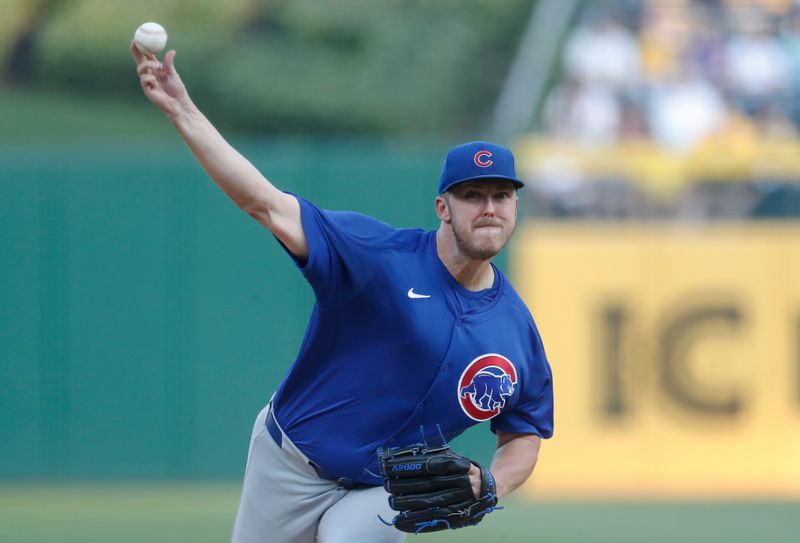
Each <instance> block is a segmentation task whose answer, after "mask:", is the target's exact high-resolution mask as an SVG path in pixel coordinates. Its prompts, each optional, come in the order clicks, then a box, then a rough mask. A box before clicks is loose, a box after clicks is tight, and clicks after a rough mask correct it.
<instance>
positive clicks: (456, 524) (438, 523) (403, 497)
mask: <svg viewBox="0 0 800 543" xmlns="http://www.w3.org/2000/svg"><path fill="white" fill-rule="evenodd" d="M378 455H379V457H380V466H381V475H382V476H383V486H384V488H385V489H386V491H387V492H389V494H391V495H390V496H389V506H390V507H391V508H392V509H394V510H395V511H399V513H398V514H397V515H396V516H395V517H394V518H393V519H392V522H391V523H389V524H393V525H394V526H395V528H397V529H398V530H401V531H403V532H408V533H412V534H414V533H416V534H420V533H426V532H438V531H439V530H445V529H448V528H449V529H456V528H463V527H465V526H473V525H475V524H477V523H479V522H480V521H481V520H483V517H484V516H485V515H486V514H487V513H491V512H492V511H494V510H495V509H501V508H499V507H496V506H497V492H496V489H495V483H494V477H492V474H491V472H490V471H489V470H488V469H486V468H484V467H482V466H481V465H480V464H478V463H477V462H473V461H472V460H470V459H469V458H467V457H465V456H461V455H460V454H457V453H455V452H453V451H452V450H451V449H450V447H449V446H447V445H444V446H442V447H438V448H435V449H428V448H427V446H426V445H424V444H417V445H412V446H410V447H406V448H391V449H382V450H379V451H378ZM473 464H474V465H475V466H476V467H477V468H478V469H480V471H481V492H480V496H478V497H477V498H476V497H475V494H474V493H473V491H472V484H471V483H470V480H469V475H468V472H469V469H470V466H471V465H473Z"/></svg>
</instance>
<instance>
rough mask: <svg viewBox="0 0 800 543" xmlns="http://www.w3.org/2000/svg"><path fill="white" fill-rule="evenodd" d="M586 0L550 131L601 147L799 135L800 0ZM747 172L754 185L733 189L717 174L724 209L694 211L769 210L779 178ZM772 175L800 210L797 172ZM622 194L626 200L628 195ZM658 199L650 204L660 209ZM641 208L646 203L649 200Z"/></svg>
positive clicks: (547, 111) (565, 58) (668, 149)
mask: <svg viewBox="0 0 800 543" xmlns="http://www.w3.org/2000/svg"><path fill="white" fill-rule="evenodd" d="M585 5H586V7H585V9H584V10H583V12H582V14H581V17H580V19H579V21H578V22H577V24H576V25H575V26H574V27H573V30H572V32H571V33H570V35H568V36H567V38H566V42H565V44H564V48H563V53H562V60H561V67H562V74H561V76H560V79H559V81H558V82H557V83H556V85H555V86H554V87H553V89H552V90H551V92H550V93H549V94H548V96H547V97H546V99H545V101H544V104H543V110H542V126H543V130H544V132H545V134H547V136H548V138H550V139H552V140H555V141H561V142H570V143H572V144H577V145H580V146H583V147H587V146H588V147H595V148H603V147H609V146H619V145H621V144H622V145H624V144H625V143H626V142H631V141H642V140H646V141H650V142H653V143H655V144H656V145H657V146H658V147H659V148H660V149H663V151H664V152H665V153H671V154H677V155H681V156H687V155H689V154H691V153H696V152H697V150H698V149H700V148H702V147H703V146H708V145H709V144H713V142H714V141H715V140H724V141H735V140H736V139H737V138H739V139H743V140H748V141H752V142H756V143H755V144H758V142H762V141H788V140H793V139H794V138H796V137H797V135H798V133H800V1H797V0H606V1H597V2H587V3H586V4H585ZM723 148H724V147H723ZM719 160H725V157H719ZM540 173H543V172H540ZM715 181H719V179H715ZM737 181H741V179H740V180H737ZM747 181H748V183H746V184H750V185H751V186H749V187H741V186H739V187H736V188H735V189H732V190H725V189H722V190H721V189H720V187H719V186H718V185H719V183H716V184H715V186H714V187H713V188H712V189H710V191H711V192H710V193H709V194H710V196H708V198H710V199H711V200H713V201H711V200H709V202H708V206H711V207H714V205H716V208H718V209H717V211H714V210H712V209H711V208H708V209H705V210H700V211H698V209H697V208H698V206H697V205H694V206H693V209H694V211H692V213H695V214H696V215H699V216H703V215H710V214H714V213H717V214H723V215H724V214H728V215H731V216H747V215H748V214H749V215H753V214H754V213H757V211H756V210H757V208H758V206H759V205H762V204H763V202H762V200H763V197H762V195H761V194H760V192H762V191H763V190H767V189H764V186H756V184H757V183H758V182H759V181H764V180H763V179H755V178H754V179H748V180H747ZM768 181H769V183H770V184H771V185H770V187H769V189H768V190H767V192H768V193H770V194H769V195H770V197H773V199H774V191H775V186H774V185H775V184H776V183H777V184H779V185H781V187H779V188H780V191H779V192H781V197H780V198H779V200H780V202H781V205H782V206H783V205H784V204H785V202H786V201H789V202H790V204H789V207H788V209H783V208H781V210H779V211H778V212H777V213H775V212H774V210H773V212H772V214H773V215H777V216H783V215H789V216H792V215H795V214H796V215H798V216H800V192H798V191H797V184H796V183H789V184H788V185H787V186H786V187H783V185H784V181H786V179H775V178H771V179H769V180H768ZM754 183H755V184H754ZM740 184H741V183H740ZM540 188H541V187H540ZM561 188H562V189H563V188H564V186H563V184H562V187H561ZM707 192H708V191H703V190H698V187H697V186H694V187H692V188H691V189H687V190H686V191H684V197H686V194H688V193H692V204H696V202H697V201H698V198H701V196H702V194H703V193H707ZM630 193H631V191H627V192H626V195H627V196H628V197H631V194H630ZM795 193H796V194H795ZM721 194H727V195H728V196H727V197H726V198H727V200H726V199H725V198H722V199H723V200H725V201H726V202H727V203H725V204H722V205H719V204H720V201H721V200H720V198H721ZM551 196H557V195H551ZM708 198H707V199H708ZM787 198H788V200H787ZM584 199H585V198H584ZM606 199H608V198H606ZM793 199H795V200H796V201H794V203H792V201H793ZM623 200H624V199H623ZM610 201H611V202H612V203H615V204H617V205H619V202H620V201H621V200H620V198H619V197H612V198H610ZM654 205H655V204H654ZM654 205H650V206H645V207H646V208H647V209H648V210H650V211H648V213H649V212H651V211H652V209H653V208H654ZM675 205H680V202H678V203H676V204H675ZM708 206H706V207H708ZM655 207H656V208H658V207H659V206H657V205H655ZM661 207H663V206H661ZM700 207H703V206H700ZM784 207H785V206H784ZM795 207H796V209H795ZM633 209H634V210H638V212H640V213H644V212H643V211H642V206H636V205H634V206H633ZM720 209H722V211H720ZM662 212H663V213H667V211H662ZM565 213H566V212H565ZM567 214H568V213H567ZM618 214H622V215H625V214H629V213H626V212H619V213H618ZM767 215H769V212H768V213H767Z"/></svg>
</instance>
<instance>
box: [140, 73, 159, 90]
mask: <svg viewBox="0 0 800 543" xmlns="http://www.w3.org/2000/svg"><path fill="white" fill-rule="evenodd" d="M139 83H141V85H142V89H144V90H145V91H146V90H147V89H154V88H156V87H157V86H158V79H156V76H154V75H153V74H142V75H140V76H139Z"/></svg>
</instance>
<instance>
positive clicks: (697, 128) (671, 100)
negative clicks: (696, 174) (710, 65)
mask: <svg viewBox="0 0 800 543" xmlns="http://www.w3.org/2000/svg"><path fill="white" fill-rule="evenodd" d="M684 70H685V71H684ZM726 118H727V107H726V104H725V101H724V99H723V97H722V95H721V94H720V93H719V91H718V90H717V89H716V88H715V87H714V86H712V85H711V84H710V83H709V82H708V81H706V80H705V79H703V78H702V77H701V76H700V75H699V74H697V73H694V72H693V71H692V70H691V69H681V71H678V72H676V73H675V74H674V76H673V78H672V80H671V81H664V82H662V83H661V84H659V85H657V86H655V87H654V88H653V89H652V93H651V96H650V100H649V103H648V121H649V125H650V131H651V133H652V135H653V138H654V139H655V140H656V141H657V142H658V143H660V144H661V145H664V146H666V147H668V148H670V149H672V150H674V151H679V152H684V151H689V150H690V149H692V148H693V147H694V146H695V145H697V144H699V143H700V142H702V140H703V139H705V138H706V137H708V136H709V135H711V134H712V133H713V132H715V131H717V130H720V129H721V128H722V127H723V126H724V124H725V121H726Z"/></svg>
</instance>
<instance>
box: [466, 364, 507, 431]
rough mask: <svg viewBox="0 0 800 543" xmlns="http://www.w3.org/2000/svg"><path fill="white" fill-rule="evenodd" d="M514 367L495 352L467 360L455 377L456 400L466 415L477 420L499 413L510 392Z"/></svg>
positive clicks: (487, 418) (486, 418)
mask: <svg viewBox="0 0 800 543" xmlns="http://www.w3.org/2000/svg"><path fill="white" fill-rule="evenodd" d="M516 384H517V369H516V368H515V367H514V364H512V363H511V361H510V360H509V359H508V358H506V357H504V356H502V355H499V354H495V353H489V354H483V355H481V356H479V357H478V358H476V359H475V360H473V361H472V362H470V363H469V364H468V365H467V367H466V369H464V372H463V373H462V374H461V378H460V379H459V380H458V402H459V403H460V404H461V409H462V410H463V411H464V413H466V415H467V416H468V417H469V418H471V419H473V420H477V421H484V420H489V419H490V418H492V417H494V416H497V415H499V414H500V411H501V410H502V409H503V408H504V407H505V406H506V400H507V399H508V398H510V397H511V395H512V394H514V387H515V385H516Z"/></svg>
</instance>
